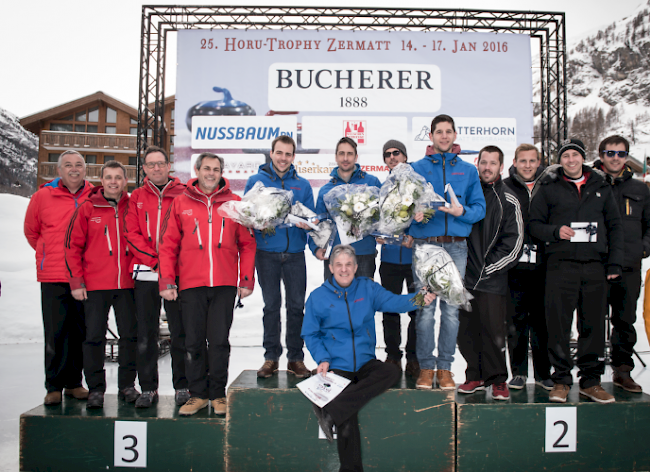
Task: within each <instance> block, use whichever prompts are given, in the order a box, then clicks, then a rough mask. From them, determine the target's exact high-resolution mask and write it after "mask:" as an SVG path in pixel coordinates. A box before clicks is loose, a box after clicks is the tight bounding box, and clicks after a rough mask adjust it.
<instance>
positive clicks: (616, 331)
mask: <svg viewBox="0 0 650 472" xmlns="http://www.w3.org/2000/svg"><path fill="white" fill-rule="evenodd" d="M629 151H630V143H628V142H627V140H626V139H625V138H623V137H621V136H610V137H609V138H606V139H604V140H603V141H602V142H601V143H600V146H598V153H599V154H600V160H598V161H596V162H594V168H596V169H599V170H601V171H603V172H604V173H605V175H606V178H607V182H609V183H610V184H611V185H612V191H613V192H614V198H615V199H616V203H617V204H618V209H619V211H620V213H621V219H622V221H623V228H624V233H625V259H624V262H623V276H622V277H621V278H620V279H619V280H612V281H610V282H609V287H608V288H609V291H608V299H607V301H608V303H609V305H610V306H611V307H612V311H611V319H612V326H613V329H612V337H611V342H612V369H613V370H614V385H618V386H619V387H621V388H623V389H625V390H627V391H628V392H634V393H641V386H640V385H639V384H637V383H636V382H635V381H634V380H632V377H631V376H630V372H631V371H632V369H634V361H633V360H632V354H633V353H634V344H636V331H635V329H634V322H635V321H636V302H637V300H638V298H639V293H640V292H641V259H643V258H644V257H648V255H650V191H648V187H647V186H646V185H645V184H644V183H643V182H642V181H641V180H636V179H634V178H632V175H633V171H632V169H631V168H630V167H629V166H627V165H626V164H625V161H626V157H627V156H628V154H629Z"/></svg>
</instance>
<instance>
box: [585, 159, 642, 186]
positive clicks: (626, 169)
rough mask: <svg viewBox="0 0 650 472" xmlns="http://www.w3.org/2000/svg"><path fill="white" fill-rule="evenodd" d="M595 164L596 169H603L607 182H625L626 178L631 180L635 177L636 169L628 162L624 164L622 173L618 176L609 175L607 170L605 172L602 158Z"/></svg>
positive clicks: (613, 183)
mask: <svg viewBox="0 0 650 472" xmlns="http://www.w3.org/2000/svg"><path fill="white" fill-rule="evenodd" d="M593 166H594V167H593V168H594V169H597V170H599V171H601V172H602V173H603V174H605V180H607V182H608V183H610V184H612V185H615V184H620V183H623V182H625V181H626V180H630V179H631V178H632V177H634V171H633V170H632V168H631V167H630V166H628V165H627V164H625V165H624V166H623V171H622V173H621V174H620V175H618V176H616V177H613V176H611V175H609V174H608V173H607V172H605V170H604V169H603V162H602V161H601V160H600V159H598V160H596V162H594V164H593Z"/></svg>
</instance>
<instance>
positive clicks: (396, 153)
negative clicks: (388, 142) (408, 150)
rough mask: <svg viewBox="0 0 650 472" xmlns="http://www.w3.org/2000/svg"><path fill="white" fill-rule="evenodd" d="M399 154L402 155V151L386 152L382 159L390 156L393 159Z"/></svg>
mask: <svg viewBox="0 0 650 472" xmlns="http://www.w3.org/2000/svg"><path fill="white" fill-rule="evenodd" d="M400 154H402V151H399V150H398V151H386V152H385V153H384V159H388V158H389V157H390V156H391V155H393V156H394V157H397V156H399V155H400Z"/></svg>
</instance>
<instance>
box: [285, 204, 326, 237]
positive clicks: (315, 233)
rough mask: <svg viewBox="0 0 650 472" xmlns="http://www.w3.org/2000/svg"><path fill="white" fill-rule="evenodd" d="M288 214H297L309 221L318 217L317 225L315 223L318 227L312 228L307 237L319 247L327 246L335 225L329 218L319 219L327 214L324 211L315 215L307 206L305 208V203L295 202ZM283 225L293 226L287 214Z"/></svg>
mask: <svg viewBox="0 0 650 472" xmlns="http://www.w3.org/2000/svg"><path fill="white" fill-rule="evenodd" d="M289 214H290V215H294V216H297V217H299V218H303V219H305V220H307V221H309V222H311V223H313V222H314V221H316V220H317V219H318V220H319V223H318V225H316V226H317V227H318V229H314V230H312V231H310V232H309V233H308V234H309V237H310V238H311V239H312V240H313V241H314V243H315V244H316V246H318V247H319V248H326V247H327V244H328V243H329V241H330V239H331V237H332V233H333V232H334V229H335V228H336V225H335V224H334V223H333V222H332V221H331V220H325V219H321V218H326V217H327V214H325V213H324V214H322V215H317V214H316V213H315V212H313V211H311V210H310V209H309V208H307V207H306V206H305V205H303V204H302V203H300V202H296V203H294V204H293V206H292V207H291V212H290V213H289ZM319 217H321V218H319ZM285 225H287V226H294V225H293V223H292V222H291V221H290V219H289V216H288V215H287V219H286V220H285Z"/></svg>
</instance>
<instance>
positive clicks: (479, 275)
mask: <svg viewBox="0 0 650 472" xmlns="http://www.w3.org/2000/svg"><path fill="white" fill-rule="evenodd" d="M492 191H493V192H494V195H495V196H496V198H497V202H499V208H501V217H500V218H499V225H498V226H497V232H496V233H494V237H493V238H492V242H490V244H489V246H488V247H487V250H486V251H485V254H484V255H483V267H481V272H479V274H478V280H477V281H476V284H475V285H474V288H473V289H472V290H476V287H478V284H479V283H481V280H482V279H483V271H484V270H485V266H486V264H487V256H488V254H490V251H491V250H492V247H494V243H495V242H496V240H497V236H498V235H499V228H500V227H501V220H503V205H502V204H501V199H500V198H499V194H498V193H497V191H496V190H495V189H494V187H492ZM486 207H487V203H486Z"/></svg>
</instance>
